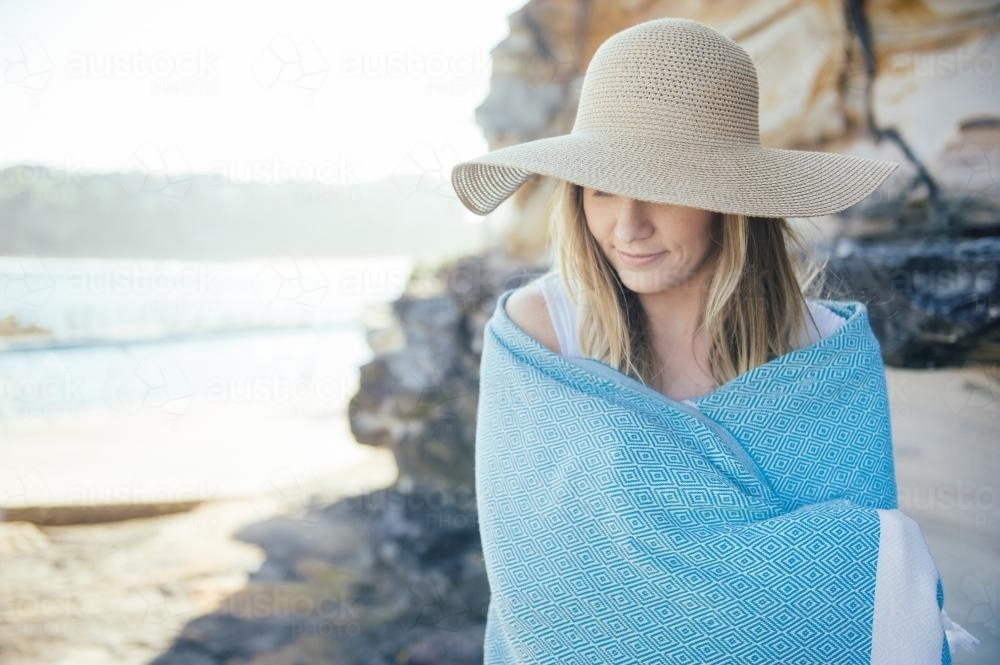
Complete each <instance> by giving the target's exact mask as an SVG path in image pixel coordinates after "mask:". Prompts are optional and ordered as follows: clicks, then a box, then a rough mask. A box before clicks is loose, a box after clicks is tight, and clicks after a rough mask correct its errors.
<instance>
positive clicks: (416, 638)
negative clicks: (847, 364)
mask: <svg viewBox="0 0 1000 665" xmlns="http://www.w3.org/2000/svg"><path fill="white" fill-rule="evenodd" d="M662 16H683V17H689V18H694V19H696V20H699V21H702V22H705V23H707V24H709V25H712V26H713V27H715V28H716V29H718V30H720V31H722V32H724V33H725V34H727V35H729V36H731V37H732V38H734V39H735V40H737V41H738V42H740V43H741V44H742V45H743V46H744V47H745V48H746V49H747V50H748V52H750V53H751V55H752V56H753V58H754V62H755V64H756V66H757V70H758V75H759V79H760V93H761V104H760V108H761V121H760V123H761V137H762V143H764V144H765V145H769V146H773V147H784V148H797V149H818V150H831V151H837V152H843V153H849V154H856V155H860V156H866V157H874V158H881V159H890V160H894V161H897V162H899V163H901V164H902V167H901V168H900V169H897V171H896V172H894V173H893V175H892V176H890V178H889V179H888V180H887V181H886V183H885V184H884V185H883V187H882V188H880V189H879V191H878V192H876V193H875V194H874V195H873V196H871V197H869V198H868V199H866V200H865V201H863V202H861V203H859V204H858V205H857V206H854V207H853V208H851V209H849V210H847V211H844V213H842V214H840V215H837V216H833V217H829V218H811V219H808V220H792V221H793V222H795V223H796V224H797V225H798V227H799V228H800V229H801V230H802V232H803V233H804V234H806V236H807V237H808V238H809V239H810V243H811V244H812V246H813V248H814V250H815V251H817V252H818V253H820V254H822V255H824V256H826V257H828V258H829V259H830V262H829V264H828V273H829V275H828V277H829V278H830V283H831V284H832V285H834V286H833V288H834V289H835V291H834V292H832V293H831V295H832V296H834V297H842V298H851V299H857V300H861V301H863V302H865V303H866V304H867V305H868V307H869V310H870V313H871V318H872V325H873V327H874V328H875V330H876V333H877V334H878V336H879V339H880V342H881V344H882V350H883V354H884V356H885V360H886V364H887V368H888V369H887V374H888V379H889V389H890V395H889V396H890V402H891V407H892V417H893V422H892V427H893V433H894V442H895V446H896V461H897V469H896V470H897V480H898V483H899V505H900V508H901V509H903V510H904V512H906V513H907V514H909V515H910V516H912V517H913V518H914V519H916V520H917V522H918V523H919V524H920V526H921V528H922V531H923V533H924V534H925V536H926V538H927V540H928V544H929V546H930V549H931V552H932V554H933V555H934V557H935V561H936V563H937V564H938V566H939V569H940V572H941V576H942V582H943V586H944V590H945V609H946V610H947V611H948V613H949V615H950V616H951V618H952V619H954V620H955V621H957V622H958V623H960V624H961V625H962V626H963V627H965V628H966V629H967V630H968V631H969V632H970V633H972V634H973V635H974V636H975V637H977V638H978V639H979V640H980V646H979V648H978V650H977V651H976V652H975V653H970V652H964V651H959V652H957V653H956V654H955V662H956V663H995V662H998V660H1000V649H998V638H997V572H998V568H1000V524H998V519H1000V518H998V515H1000V511H998V510H997V483H998V478H1000V452H998V442H1000V437H998V433H1000V424H998V418H997V402H996V395H997V371H996V367H997V359H998V355H1000V335H998V329H1000V327H998V323H997V321H998V315H1000V294H998V287H997V271H998V258H1000V240H998V234H997V230H998V228H1000V215H998V209H1000V205H998V204H1000V201H998V186H997V176H998V172H997V142H998V138H1000V74H998V71H997V67H998V60H1000V36H998V35H1000V31H998V26H1000V6H998V3H996V2H988V1H985V0H963V1H960V2H931V1H929V0H925V1H923V2H908V3H891V2H888V1H885V0H883V1H873V0H869V1H868V2H862V1H860V0H854V1H850V0H845V1H844V2H841V3H830V2H820V1H818V0H817V1H814V2H809V1H806V2H772V1H770V0H767V1H764V0H761V1H759V2H735V1H724V2H715V3H700V2H683V1H680V0H674V1H665V0H664V1H650V2H633V1H625V0H621V1H611V0H609V1H607V2H590V1H588V0H531V1H529V2H524V1H523V0H521V1H516V0H492V1H487V0H480V1H479V2H476V3H469V2H457V1H451V0H440V1H435V2H426V3H416V2H401V1H399V2H396V1H392V0H390V1H388V2H381V3H378V4H371V5H350V4H348V3H321V2H304V1H286V2H282V3H273V4H266V5H265V4H261V5H253V6H249V5H247V4H245V3H236V2H222V1H219V2H199V3H194V2H185V1H179V2H173V3H166V4H164V3H150V2H146V1H145V0H133V1H132V2H118V1H111V0H109V1H106V2H95V3H87V4H86V6H84V4H83V3H72V2H57V1H55V0H40V1H38V2H27V1H23V2H18V1H16V0H13V1H8V2H4V3H2V4H0V58H2V60H0V71H2V72H3V79H2V82H0V109H2V114H3V115H2V117H3V119H4V126H5V127H6V128H7V129H6V131H5V132H4V133H3V140H2V142H0V389H2V390H0V663H4V664H16V665H21V664H27V663H38V662H45V663H72V664H73V665H80V664H83V663H91V662H93V663H102V664H103V663H156V664H157V665H167V664H170V665H179V664H181V663H184V664H197V665H213V664H218V665H221V664H223V663H226V664H227V665H235V664H239V663H248V664H250V663H253V664H255V665H259V664H269V663H275V664H289V665H290V664H296V663H350V664H354V663H359V664H360V663H366V664H367V663H387V664H388V663H393V664H397V665H398V664H412V665H416V664H436V663H476V662H481V661H482V650H481V644H482V639H483V626H484V620H485V615H486V608H487V607H488V604H489V585H488V581H487V579H486V575H485V570H484V568H483V563H482V552H481V549H480V546H479V537H478V531H477V523H476V511H475V494H474V481H473V456H474V450H473V442H474V437H475V412H476V404H477V401H476V391H477V385H478V376H477V374H478V362H479V352H480V348H481V335H482V328H483V325H484V323H485V321H486V320H487V319H488V318H489V316H490V315H491V314H492V312H493V308H494V306H495V302H496V298H497V296H498V295H499V294H500V293H502V292H503V291H505V290H506V289H509V288H514V287H516V286H518V285H520V284H522V283H524V282H526V281H528V280H530V279H532V278H533V277H535V276H537V275H539V274H541V273H542V272H544V271H545V270H546V269H547V268H548V264H549V261H550V259H551V254H550V248H549V247H548V246H547V238H546V223H545V218H544V208H543V206H544V202H545V198H546V196H547V195H548V193H549V192H550V191H551V186H552V184H553V183H551V182H549V181H548V180H547V179H544V178H536V179H533V180H532V181H530V182H529V184H528V185H526V186H525V187H524V188H522V189H521V190H520V191H519V192H518V193H517V194H516V195H515V196H514V197H512V198H511V199H510V200H509V201H507V202H505V203H504V204H503V205H502V206H501V207H500V208H498V209H497V211H496V212H494V213H492V214H491V215H489V216H487V217H485V218H480V217H476V216H474V215H472V214H471V213H469V212H467V211H466V210H465V209H464V208H463V207H462V205H461V204H460V203H459V201H458V200H457V198H456V197H455V194H454V191H453V190H452V189H451V186H450V183H449V174H450V169H451V166H452V165H453V164H455V163H456V162H458V161H461V160H463V159H469V158H472V157H475V156H478V155H480V154H482V153H484V152H486V151H488V150H491V149H494V148H498V147H502V146H505V145H510V144H512V143H519V142H523V141H527V140H532V139H536V138H543V137H546V136H552V135H556V134H562V133H565V132H568V131H569V130H570V129H571V128H572V124H573V120H574V117H575V112H576V103H577V99H578V96H579V90H580V83H581V82H582V77H583V74H584V72H585V71H586V67H587V63H588V62H589V59H590V57H591V56H592V55H593V53H594V51H595V50H596V48H597V47H598V46H599V45H600V44H601V42H603V41H604V39H606V38H607V37H608V36H610V35H611V34H613V33H615V32H618V31H619V30H621V29H624V28H626V27H628V26H630V25H633V24H635V23H639V22H641V21H644V20H648V19H651V18H657V17H662Z"/></svg>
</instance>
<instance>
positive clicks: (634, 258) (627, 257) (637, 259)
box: [618, 249, 667, 268]
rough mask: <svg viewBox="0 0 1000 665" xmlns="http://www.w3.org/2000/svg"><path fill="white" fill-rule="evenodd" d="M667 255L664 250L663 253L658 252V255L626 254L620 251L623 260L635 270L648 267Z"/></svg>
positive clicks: (619, 254)
mask: <svg viewBox="0 0 1000 665" xmlns="http://www.w3.org/2000/svg"><path fill="white" fill-rule="evenodd" d="M666 253H667V251H666V250H663V251H662V252H658V253H656V254H626V253H625V252H623V251H622V250H620V249H619V250H618V256H619V257H621V260H622V261H623V262H624V263H625V264H626V265H629V266H632V267H634V268H638V267H641V266H647V265H649V264H651V263H653V262H654V261H656V260H657V259H660V258H662V257H663V256H664V255H665V254H666Z"/></svg>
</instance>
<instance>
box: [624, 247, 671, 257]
mask: <svg viewBox="0 0 1000 665" xmlns="http://www.w3.org/2000/svg"><path fill="white" fill-rule="evenodd" d="M664 251H666V250H664ZM618 253H619V254H623V255H624V256H627V257H629V258H630V259H648V258H650V257H651V256H658V255H659V254H662V253H663V252H653V253H652V254H632V253H631V252H625V251H623V250H620V249H619V250H618Z"/></svg>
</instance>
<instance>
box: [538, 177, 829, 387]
mask: <svg viewBox="0 0 1000 665" xmlns="http://www.w3.org/2000/svg"><path fill="white" fill-rule="evenodd" d="M550 201H551V205H550V208H549V213H550V214H549V223H550V229H549V237H550V238H551V239H552V247H551V250H552V251H554V254H555V257H554V260H553V261H552V263H553V267H554V268H555V269H556V270H558V272H559V273H561V275H562V276H563V279H564V280H566V282H567V284H570V285H572V287H571V288H568V289H567V290H568V291H569V295H570V298H571V299H572V300H573V302H574V304H575V306H576V310H577V337H578V343H579V348H580V353H581V355H583V356H586V357H589V358H596V359H597V360H600V361H602V362H604V363H606V364H608V365H610V366H612V367H614V368H615V369H617V370H618V371H620V372H623V373H625V374H628V375H630V376H632V377H633V378H636V379H638V380H640V381H642V382H643V383H646V384H651V383H653V384H654V385H656V384H655V382H656V380H657V379H658V378H659V376H660V373H661V371H662V370H661V369H660V368H659V367H657V362H656V359H655V356H654V353H653V349H652V345H651V343H650V335H649V324H648V321H647V319H646V313H645V310H644V309H643V307H642V306H641V304H640V302H639V299H638V295H637V294H636V293H635V292H634V291H632V290H631V289H629V288H628V287H626V286H624V285H623V284H622V283H621V281H620V280H619V279H618V275H617V273H616V272H615V270H614V268H613V267H612V266H611V264H610V263H609V262H608V260H607V258H606V257H605V256H604V253H603V251H602V250H601V248H600V246H599V245H598V243H597V240H596V239H595V238H594V236H593V234H592V233H590V230H589V228H588V226H587V220H586V217H585V214H584V209H583V188H582V187H581V186H580V185H577V184H575V183H571V182H569V181H566V180H558V181H557V183H556V189H555V190H554V191H553V193H552V198H551V199H550ZM710 228H711V233H712V238H713V242H714V245H715V249H714V251H715V252H716V254H715V260H716V263H715V269H714V273H713V275H712V278H711V283H710V286H709V290H708V299H707V303H706V311H705V312H704V321H703V326H704V329H705V330H706V331H707V335H708V340H709V353H708V362H709V371H710V373H711V375H712V377H713V379H714V380H715V381H716V383H717V385H722V384H724V383H726V382H728V381H730V380H732V379H734V378H736V377H737V376H738V375H740V374H742V373H744V372H746V371H748V370H750V369H752V368H754V367H756V366H758V365H761V364H763V363H765V362H768V361H770V360H772V359H774V358H777V357H778V356H781V355H783V354H785V353H787V352H789V351H791V350H793V349H795V348H797V347H798V346H799V341H800V340H799V338H798V335H799V334H800V333H799V331H800V330H802V329H803V328H804V326H805V325H806V316H808V317H809V319H810V321H811V323H812V325H815V321H814V320H812V315H811V313H810V312H809V308H808V307H807V304H806V300H805V299H806V297H807V294H810V295H811V296H815V297H820V296H819V293H820V290H821V288H822V275H823V269H824V267H825V263H817V262H816V261H815V257H814V255H813V253H812V252H810V251H809V250H808V248H807V245H806V243H805V242H804V241H803V238H802V236H801V235H800V234H799V233H798V232H797V231H796V230H795V229H794V228H793V227H792V226H791V225H790V224H789V223H788V220H786V219H784V218H763V217H748V216H745V215H739V214H728V213H725V214H724V213H713V220H712V225H711V227H710ZM796 248H797V249H798V251H799V254H800V255H801V257H800V255H796V253H795V252H794V251H793V250H794V249H796ZM802 257H805V259H809V260H808V261H807V260H804V258H802Z"/></svg>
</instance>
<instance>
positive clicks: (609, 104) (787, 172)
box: [451, 18, 899, 217]
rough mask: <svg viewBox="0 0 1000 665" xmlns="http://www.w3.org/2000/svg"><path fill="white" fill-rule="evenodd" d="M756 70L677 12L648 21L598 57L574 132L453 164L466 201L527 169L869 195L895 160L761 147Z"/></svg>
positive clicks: (693, 189) (750, 204) (748, 198)
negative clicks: (676, 15)
mask: <svg viewBox="0 0 1000 665" xmlns="http://www.w3.org/2000/svg"><path fill="white" fill-rule="evenodd" d="M757 97H758V90H757V71H756V69H755V68H754V64H753V61H752V60H751V58H750V56H749V54H747V52H746V51H745V50H744V49H743V47H741V46H740V45H739V44H737V43H736V42H735V41H733V40H732V39H730V38H729V37H727V36H725V35H723V34H722V33H720V32H717V31H716V30H714V29H712V28H710V27H708V26H707V25H705V24H703V23H699V22H698V21H694V20H691V19H683V18H663V19H655V20H651V21H646V22H644V23H640V24H638V25H635V26H632V27H630V28H628V29H626V30H623V31H621V32H618V33H616V34H614V35H612V36H611V37H609V38H608V39H607V40H606V41H605V42H604V43H603V44H601V46H600V47H599V48H598V49H597V52H596V53H595V54H594V57H593V59H592V60H591V62H590V65H589V66H588V68H587V73H586V75H585V76H584V80H583V86H582V88H581V91H580V102H579V106H578V108H577V114H576V121H575V123H574V125H573V130H572V131H571V132H570V133H569V134H563V135H561V136H554V137H551V138H544V139H539V140H535V141H528V142H526V143H520V144H517V145H512V146H508V147H505V148H500V149H498V150H494V151H493V152H490V153H487V154H485V155H482V156H480V157H478V158H476V159H472V160H469V161H465V162H461V163H459V164H457V165H456V166H455V167H454V168H453V169H452V172H451V181H452V185H453V187H454V188H455V191H456V193H457V194H458V197H459V199H460V200H461V201H462V204H463V205H465V207H467V208H468V209H469V210H471V211H472V212H474V213H476V214H478V215H486V214H488V213H490V212H492V211H493V210H494V209H495V208H496V207H497V206H498V205H500V203H502V202H503V201H504V200H506V199H507V198H508V197H509V196H510V195H511V194H513V193H514V192H515V191H516V190H517V189H518V188H519V187H520V186H521V185H522V184H524V182H525V181H526V180H527V179H528V178H529V177H530V176H531V175H532V174H535V173H537V174H540V175H546V176H552V177H555V178H559V179H563V180H568V181H570V182H574V183H577V184H579V185H584V186H586V187H589V188H591V189H598V190H601V191H603V192H608V193H611V194H618V195H622V196H626V197H630V198H635V199H639V200H643V201H651V202H654V203H672V204H679V205H684V206H690V207H696V208H703V209H707V210H712V211H717V212H728V213H742V214H744V215H749V216H758V217H813V216H818V215H826V214H830V213H834V212H837V211H840V210H843V209H844V208H847V207H849V206H851V205H853V204H855V203H857V202H859V201H861V200H862V199H864V198H865V197H867V196H868V195H869V194H871V193H872V192H873V191H874V190H875V189H876V188H877V187H878V186H879V185H880V184H881V183H882V181H883V180H885V179H886V177H888V176H889V174H890V173H892V172H893V170H895V169H896V168H897V167H899V164H898V163H896V162H890V161H881V160H875V159H867V158H862V157H856V156H852V155H844V154H838V153H832V152H818V151H808V150H787V149H780V148H766V147H763V146H761V145H760V134H759V127H758V111H757Z"/></svg>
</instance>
